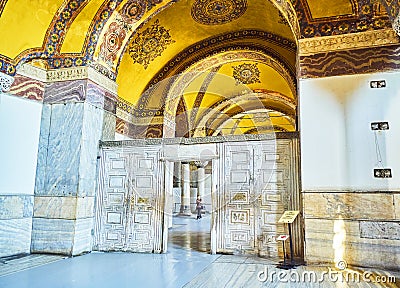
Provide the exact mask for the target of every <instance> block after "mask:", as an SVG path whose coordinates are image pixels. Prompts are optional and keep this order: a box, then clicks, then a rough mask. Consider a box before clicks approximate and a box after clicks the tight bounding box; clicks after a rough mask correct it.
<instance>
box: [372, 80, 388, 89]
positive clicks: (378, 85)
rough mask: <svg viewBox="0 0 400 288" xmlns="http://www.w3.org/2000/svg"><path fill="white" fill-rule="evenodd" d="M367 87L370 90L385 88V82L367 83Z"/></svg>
mask: <svg viewBox="0 0 400 288" xmlns="http://www.w3.org/2000/svg"><path fill="white" fill-rule="evenodd" d="M369 85H370V87H371V88H385V87H386V81H385V80H379V81H371V82H369Z"/></svg>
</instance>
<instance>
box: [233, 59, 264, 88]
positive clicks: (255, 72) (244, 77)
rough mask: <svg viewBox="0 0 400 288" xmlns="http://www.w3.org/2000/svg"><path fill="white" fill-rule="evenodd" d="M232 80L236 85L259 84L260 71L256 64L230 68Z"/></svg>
mask: <svg viewBox="0 0 400 288" xmlns="http://www.w3.org/2000/svg"><path fill="white" fill-rule="evenodd" d="M232 68H233V78H235V79H236V83H237V84H254V83H261V81H260V70H259V69H258V67H257V64H246V63H244V64H241V65H238V66H232Z"/></svg>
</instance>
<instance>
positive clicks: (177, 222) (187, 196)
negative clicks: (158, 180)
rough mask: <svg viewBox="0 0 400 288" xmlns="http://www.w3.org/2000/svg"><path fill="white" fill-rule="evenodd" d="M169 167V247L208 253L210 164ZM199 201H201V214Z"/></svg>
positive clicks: (197, 162)
mask: <svg viewBox="0 0 400 288" xmlns="http://www.w3.org/2000/svg"><path fill="white" fill-rule="evenodd" d="M171 166H173V177H172V182H173V183H172V199H171V200H172V201H171V202H172V212H171V221H170V222H171V223H170V227H169V231H168V232H169V233H168V245H169V246H170V247H173V248H180V249H186V250H194V251H198V252H204V253H211V213H212V197H211V196H212V161H186V162H173V163H172V165H171ZM169 181H171V180H169ZM198 199H201V206H202V208H201V209H200V211H198V209H199V205H198V204H197V200H198ZM199 212H200V213H199ZM198 215H200V218H199V217H198ZM198 218H199V219H198Z"/></svg>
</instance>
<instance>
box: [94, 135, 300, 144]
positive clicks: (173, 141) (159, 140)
mask: <svg viewBox="0 0 400 288" xmlns="http://www.w3.org/2000/svg"><path fill="white" fill-rule="evenodd" d="M298 138H299V132H280V133H269V134H254V135H253V134H249V135H245V134H244V135H227V136H207V137H196V138H146V139H133V140H124V141H100V147H124V146H136V145H167V144H181V145H190V144H205V143H221V142H237V141H260V140H276V139H298Z"/></svg>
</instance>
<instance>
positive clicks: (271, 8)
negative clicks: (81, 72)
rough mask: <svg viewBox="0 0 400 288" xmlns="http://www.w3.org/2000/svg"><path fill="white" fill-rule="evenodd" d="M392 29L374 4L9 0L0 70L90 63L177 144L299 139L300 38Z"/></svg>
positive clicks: (1, 21) (138, 118)
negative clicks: (168, 126) (201, 139)
mask: <svg viewBox="0 0 400 288" xmlns="http://www.w3.org/2000/svg"><path fill="white" fill-rule="evenodd" d="M395 2H396V1H395ZM282 3H284V5H282ZM388 27H390V21H388V15H387V14H386V12H385V9H384V8H383V6H382V5H381V4H380V2H378V1H373V0H335V1H329V0H286V1H281V0H279V1H278V0H251V1H250V0H105V1H104V0H64V1H63V0H36V1H31V0H8V1H7V0H3V1H1V2H0V39H1V41H0V71H1V72H3V73H6V74H9V75H11V76H13V75H15V74H16V73H18V67H19V66H20V65H21V64H23V63H31V65H34V66H37V67H39V68H41V69H47V70H48V69H60V68H68V67H75V66H91V67H92V68H94V69H96V70H97V71H99V72H100V73H102V74H104V75H105V76H107V77H108V78H110V79H112V80H114V81H116V82H117V84H118V97H119V100H118V101H119V102H118V106H119V109H120V110H123V111H124V112H125V114H127V113H128V114H129V115H131V116H132V117H131V118H130V120H129V121H128V120H127V119H122V120H124V121H125V122H126V121H128V122H130V124H132V125H134V126H135V125H136V126H140V125H142V126H151V125H153V126H157V125H158V126H160V125H161V126H162V123H163V121H164V117H165V115H166V114H168V115H169V117H170V116H172V117H173V118H174V121H175V123H176V125H177V127H180V131H177V132H176V136H192V137H196V136H204V135H225V134H243V133H265V132H268V131H295V130H296V110H297V109H296V107H297V79H296V57H297V41H298V40H299V39H301V38H311V37H319V36H329V35H338V34H346V33H356V32H361V31H366V30H375V29H383V28H388ZM125 114H124V115H125ZM121 117H122V116H121ZM122 118H123V117H122ZM125 118H126V117H125ZM271 127H272V128H271ZM160 129H161V130H162V128H160ZM271 129H272V130H271ZM147 136H149V137H150V136H151V135H149V134H147ZM156 136H157V135H156Z"/></svg>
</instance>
